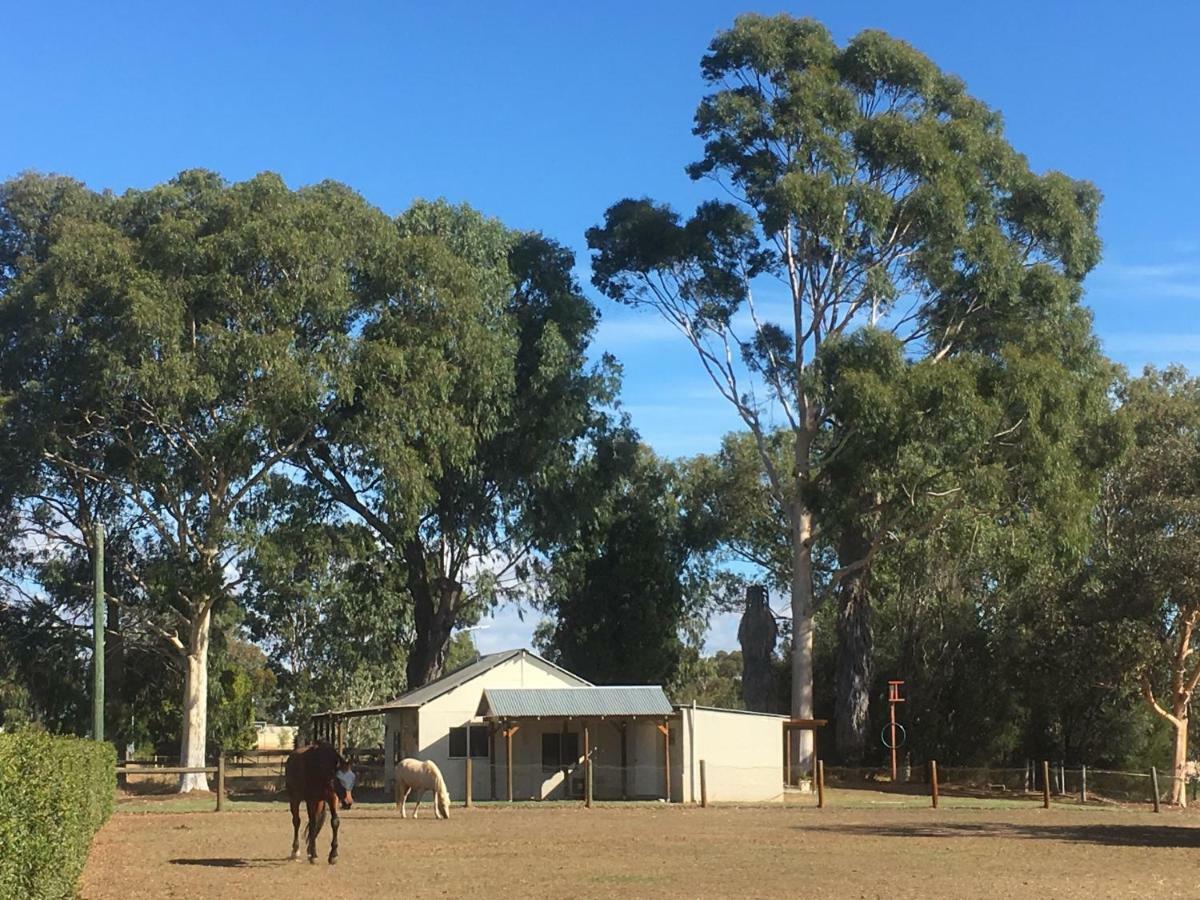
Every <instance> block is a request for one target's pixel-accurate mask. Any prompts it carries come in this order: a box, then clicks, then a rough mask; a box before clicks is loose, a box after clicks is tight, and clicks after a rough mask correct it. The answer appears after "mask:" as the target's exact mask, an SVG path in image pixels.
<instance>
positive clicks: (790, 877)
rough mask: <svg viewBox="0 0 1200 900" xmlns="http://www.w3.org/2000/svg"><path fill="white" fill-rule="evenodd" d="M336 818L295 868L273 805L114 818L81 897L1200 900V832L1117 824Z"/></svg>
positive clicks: (751, 816) (830, 818)
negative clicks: (334, 849) (330, 859)
mask: <svg viewBox="0 0 1200 900" xmlns="http://www.w3.org/2000/svg"><path fill="white" fill-rule="evenodd" d="M426 815H427V813H426V810H425V809H424V808H422V818H421V819H418V820H417V821H412V820H401V819H400V818H399V815H398V814H397V813H396V812H395V811H394V810H392V809H390V808H389V807H388V806H386V805H384V804H370V805H365V806H364V805H359V806H356V807H355V808H354V809H353V810H351V811H350V812H345V813H342V816H341V821H342V828H341V842H340V843H341V856H340V859H339V861H338V864H337V865H336V866H330V865H328V864H327V863H326V862H325V856H326V855H327V854H328V849H329V828H328V825H327V826H326V828H325V830H324V831H323V832H322V834H321V838H320V851H321V858H320V860H319V861H318V863H317V864H316V865H309V864H308V863H307V862H303V861H301V862H289V861H287V860H286V856H287V854H288V852H289V851H290V849H291V822H290V816H289V814H288V812H287V809H286V807H285V806H284V805H282V804H277V803H272V804H238V806H237V809H236V810H235V811H231V812H224V813H220V814H217V813H212V812H182V813H179V812H141V813H134V812H127V811H125V812H118V813H117V814H116V815H114V816H113V818H112V819H111V820H110V821H109V822H108V824H107V825H105V826H104V828H103V829H102V830H101V831H100V833H99V834H98V835H97V837H96V840H95V842H94V844H93V846H92V852H91V856H90V857H89V860H88V864H87V868H86V869H85V871H84V875H83V879H82V883H81V889H80V894H81V896H82V897H83V898H85V900H109V898H111V900H133V898H143V897H145V898H170V897H180V898H182V897H187V898H193V900H205V898H217V897H288V898H290V900H297V898H307V897H314V898H317V897H319V898H323V900H334V898H354V900H362V898H364V897H371V898H386V897H401V896H413V895H415V896H419V897H465V896H468V895H498V896H507V897H609V896H615V895H620V896H625V897H666V896H672V897H729V896H740V897H781V896H785V895H787V896H793V897H795V896H800V897H805V898H811V897H841V898H866V897H881V898H883V897H886V898H904V897H955V898H960V897H1086V898H1091V900H1095V898H1107V897H1147V896H1160V897H1161V896H1170V897H1200V876H1198V875H1197V874H1196V863H1197V861H1198V860H1200V853H1198V852H1197V851H1200V817H1197V816H1195V815H1191V814H1185V813H1179V812H1164V813H1163V814H1161V815H1153V814H1151V813H1146V812H1141V811H1136V810H1123V809H1083V808H1070V807H1064V808H1060V809H1051V810H1042V809H1034V808H1020V809H969V810H968V809H940V810H932V809H908V808H906V809H837V808H826V809H824V810H816V809H812V808H797V807H791V808H784V807H775V808H771V807H762V808H741V809H739V808H731V807H719V808H712V809H698V808H694V807H681V806H673V807H665V806H659V807H653V806H651V807H644V806H640V807H624V808H622V807H619V806H618V807H604V808H597V809H593V810H584V809H581V808H578V807H565V806H543V807H516V808H513V807H505V806H502V805H498V806H490V807H482V808H475V809H471V810H463V809H454V810H452V815H451V818H450V819H449V820H448V821H436V820H434V819H431V818H426V817H425V816H426Z"/></svg>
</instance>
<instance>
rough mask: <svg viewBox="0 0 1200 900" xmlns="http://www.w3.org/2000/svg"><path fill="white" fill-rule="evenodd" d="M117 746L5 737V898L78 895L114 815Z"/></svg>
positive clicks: (1, 832)
mask: <svg viewBox="0 0 1200 900" xmlns="http://www.w3.org/2000/svg"><path fill="white" fill-rule="evenodd" d="M116 765H117V755H116V751H115V750H114V749H113V746H112V744H102V743H97V742H96V741H88V740H83V739H81V738H73V737H60V736H57V735H51V734H46V733H44V732H39V731H21V732H17V733H16V734H0V897H29V898H33V900H51V898H53V900H58V898H67V897H74V896H75V883H76V881H77V880H78V879H79V874H80V873H81V872H82V871H83V864H84V863H85V862H86V861H87V855H88V848H89V847H90V846H91V844H92V836H93V835H94V834H95V833H96V830H97V829H98V828H99V827H100V826H101V825H103V824H104V822H105V820H107V819H108V817H109V815H110V814H111V813H112V811H113V804H114V800H115V794H116V771H115V769H116Z"/></svg>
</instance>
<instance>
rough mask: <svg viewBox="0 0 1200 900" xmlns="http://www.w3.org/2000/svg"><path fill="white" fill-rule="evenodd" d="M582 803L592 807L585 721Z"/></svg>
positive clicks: (585, 723) (588, 743) (590, 767)
mask: <svg viewBox="0 0 1200 900" xmlns="http://www.w3.org/2000/svg"><path fill="white" fill-rule="evenodd" d="M583 805H584V806H586V807H587V808H588V809H591V808H592V742H591V735H590V734H589V732H588V725H587V722H584V723H583Z"/></svg>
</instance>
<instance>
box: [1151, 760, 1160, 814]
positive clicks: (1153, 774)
mask: <svg viewBox="0 0 1200 900" xmlns="http://www.w3.org/2000/svg"><path fill="white" fill-rule="evenodd" d="M1150 789H1151V790H1152V791H1154V811H1155V812H1158V811H1159V809H1158V769H1156V768H1155V767H1154V766H1151V767H1150Z"/></svg>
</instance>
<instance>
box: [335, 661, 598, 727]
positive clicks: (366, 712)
mask: <svg viewBox="0 0 1200 900" xmlns="http://www.w3.org/2000/svg"><path fill="white" fill-rule="evenodd" d="M522 657H523V658H524V659H526V660H527V661H528V662H530V663H533V664H534V665H536V666H538V667H539V668H541V669H544V670H546V671H547V672H554V673H556V674H559V675H565V676H566V677H567V678H568V679H570V680H571V681H573V682H574V683H575V684H577V685H579V686H580V687H590V686H591V682H589V681H587V680H585V679H583V678H580V677H579V676H578V675H576V674H575V673H574V672H568V671H567V670H566V669H564V668H563V667H562V666H557V665H555V664H554V663H552V662H550V660H548V659H542V658H541V657H540V656H538V655H537V654H536V653H533V652H531V651H529V650H524V649H521V650H501V651H500V652H498V653H489V654H487V655H486V656H481V657H479V658H478V659H476V660H475V661H474V662H469V663H467V664H466V665H464V666H459V667H458V668H457V669H455V670H454V671H453V672H447V673H446V674H445V675H443V676H442V677H441V678H435V679H434V680H433V681H431V682H429V683H428V684H423V685H421V687H419V688H413V689H412V690H411V691H408V692H406V693H403V694H401V695H400V696H399V697H396V698H395V699H394V700H389V701H388V702H387V703H381V704H379V705H378V706H364V707H360V708H357V709H336V710H328V711H326V712H322V713H318V714H317V715H320V716H348V717H349V716H370V715H377V714H379V713H385V712H387V711H388V710H392V709H414V708H416V707H419V706H424V705H425V704H426V703H429V702H430V701H431V700H436V699H437V698H438V697H441V696H442V695H443V694H446V693H449V692H450V691H452V690H454V689H455V688H458V687H461V686H462V685H464V684H466V683H467V682H468V681H470V680H471V679H473V678H478V677H479V676H480V675H482V674H484V673H485V672H489V671H491V670H492V669H494V668H496V667H497V666H499V665H502V664H504V663H506V662H509V661H510V660H513V659H520V658H522Z"/></svg>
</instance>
